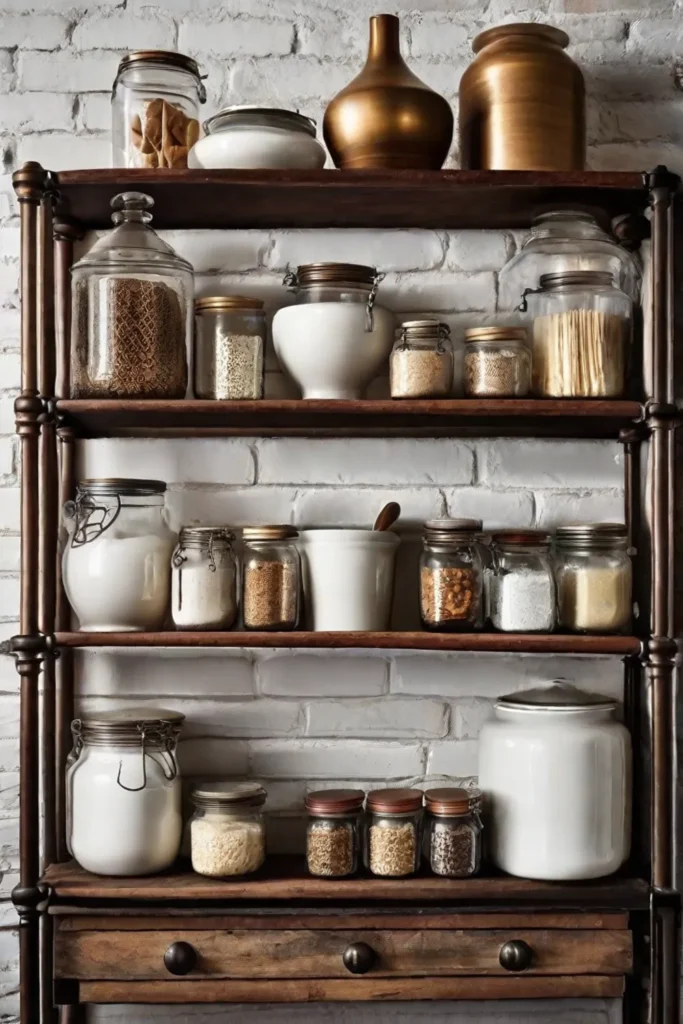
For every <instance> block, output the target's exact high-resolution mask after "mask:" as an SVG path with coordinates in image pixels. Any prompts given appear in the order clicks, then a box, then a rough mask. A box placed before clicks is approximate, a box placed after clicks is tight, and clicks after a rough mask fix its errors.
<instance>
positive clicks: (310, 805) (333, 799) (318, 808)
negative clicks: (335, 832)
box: [304, 789, 365, 817]
mask: <svg viewBox="0 0 683 1024" xmlns="http://www.w3.org/2000/svg"><path fill="white" fill-rule="evenodd" d="M364 800H365V793H364V792H363V790H362V789H318V790H316V791H315V793H309V794H308V795H307V796H306V799H305V801H304V804H305V807H306V810H307V811H308V813H309V814H313V815H320V816H321V817H324V816H325V815H327V814H331V815H337V814H349V813H351V812H353V811H359V810H360V809H361V807H362V806H363V801H364Z"/></svg>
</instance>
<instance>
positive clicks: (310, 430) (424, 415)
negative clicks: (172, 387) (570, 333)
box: [57, 398, 642, 438]
mask: <svg viewBox="0 0 683 1024" xmlns="http://www.w3.org/2000/svg"><path fill="white" fill-rule="evenodd" d="M57 411H58V413H59V415H60V416H62V417H64V421H65V423H66V424H67V425H70V426H73V427H74V429H75V430H76V432H77V433H78V434H79V435H80V436H84V437H103V436H111V437H125V436H138V437H154V436H166V437H169V436H178V437H182V436H211V435H247V436H272V435H281V436H296V435H302V436H321V435H324V434H327V435H337V436H354V435H356V436H372V435H381V436H388V435H396V436H401V435H403V436H421V435H423V436H432V437H434V436H446V437H469V436H474V437H476V436H487V435H488V436H491V435H493V436H526V437H598V438H617V437H618V436H619V431H620V430H621V429H622V427H626V426H628V425H630V424H632V423H633V422H634V421H637V420H639V419H641V418H642V407H641V405H640V404H639V403H638V402H631V401H626V400H619V401H613V400H609V401H608V400H602V399H527V398H505V399H441V400H436V399H426V400H423V399H420V400H407V401H392V400H391V399H382V400H378V401H370V400H358V401H352V400H339V401H330V400H319V399H312V400H307V401H303V400H292V399H264V400H262V401H242V402H210V401H200V400H198V399H186V400H182V399H180V400H175V401H142V400H124V399H111V400H107V399H68V400H66V399H63V400H60V401H59V402H58V403H57Z"/></svg>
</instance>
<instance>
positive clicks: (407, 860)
mask: <svg viewBox="0 0 683 1024" xmlns="http://www.w3.org/2000/svg"><path fill="white" fill-rule="evenodd" d="M422 801H423V793H422V790H421V789H376V790H374V791H373V792H372V793H368V799H367V804H366V808H367V824H366V839H365V865H366V867H367V868H368V870H369V871H371V872H372V874H373V875H380V876H383V877H385V878H401V877H404V876H406V875H412V874H414V873H415V872H416V871H417V870H418V868H419V867H420V860H421V853H422Z"/></svg>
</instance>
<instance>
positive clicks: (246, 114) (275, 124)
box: [187, 107, 326, 171]
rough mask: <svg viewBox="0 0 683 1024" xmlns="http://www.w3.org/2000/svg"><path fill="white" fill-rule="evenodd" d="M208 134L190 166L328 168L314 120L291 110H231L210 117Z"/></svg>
mask: <svg viewBox="0 0 683 1024" xmlns="http://www.w3.org/2000/svg"><path fill="white" fill-rule="evenodd" d="M204 131H205V132H206V134H205V135H204V137H203V138H201V139H199V141H198V142H196V143H195V144H194V146H193V147H192V149H191V150H190V152H189V155H188V160H187V165H188V167H194V168H197V167H203V168H234V169H238V170H239V169H242V170H246V169H249V168H251V169H258V168H261V169H265V170H268V169H270V170H285V169H287V168H290V169H294V170H301V171H314V170H318V169H320V168H321V167H323V166H324V164H325V159H326V154H325V150H324V148H323V147H322V145H321V144H320V143H319V142H318V141H317V139H316V137H315V121H313V120H311V118H310V117H304V115H303V114H297V113H295V112H294V111H293V110H277V109H271V108H269V107H228V108H227V109H226V110H221V111H220V112H219V113H218V114H214V116H213V117H210V118H209V120H208V121H206V122H205V124H204Z"/></svg>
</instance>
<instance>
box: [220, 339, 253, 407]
mask: <svg viewBox="0 0 683 1024" xmlns="http://www.w3.org/2000/svg"><path fill="white" fill-rule="evenodd" d="M215 359H216V366H215V369H214V395H215V398H217V399H219V400H220V399H224V400H227V399H235V400H236V399H249V398H261V397H262V396H263V339H262V338H261V336H260V335H258V334H224V333H223V332H222V331H217V332H216V342H215Z"/></svg>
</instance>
